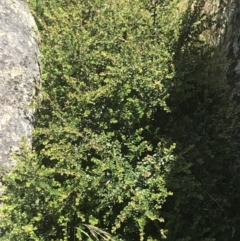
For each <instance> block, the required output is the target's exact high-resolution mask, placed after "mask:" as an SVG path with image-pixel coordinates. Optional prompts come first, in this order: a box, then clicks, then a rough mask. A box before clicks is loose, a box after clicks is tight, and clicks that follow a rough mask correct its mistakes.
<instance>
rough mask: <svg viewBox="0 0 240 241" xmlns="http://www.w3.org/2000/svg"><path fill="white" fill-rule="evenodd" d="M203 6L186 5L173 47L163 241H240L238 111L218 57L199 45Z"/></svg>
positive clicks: (205, 22) (204, 21)
mask: <svg viewBox="0 0 240 241" xmlns="http://www.w3.org/2000/svg"><path fill="white" fill-rule="evenodd" d="M204 2H205V1H198V2H197V3H196V4H195V5H194V8H193V5H192V2H191V1H190V2H189V5H188V8H187V10H186V12H185V14H184V16H183V19H182V26H181V32H180V35H179V39H178V42H177V44H176V51H175V53H176V54H175V56H174V64H175V70H176V75H175V78H174V87H173V89H172V90H171V93H170V98H169V101H168V105H169V106H170V108H171V110H172V112H171V113H170V115H169V122H168V128H167V129H168V131H169V132H168V133H167V138H169V136H171V141H172V142H175V143H176V144H177V148H176V150H175V155H176V157H177V160H176V161H175V162H174V163H173V165H172V169H171V173H170V175H169V176H168V177H167V186H168V189H169V190H171V191H173V193H174V194H173V196H172V197H169V198H168V199H167V201H166V204H165V206H164V207H163V212H164V215H163V216H164V218H165V224H166V226H164V225H163V226H164V228H166V229H168V238H167V240H171V241H180V240H181V241H187V240H191V241H196V240H197V241H200V240H202V241H203V240H205V241H210V240H217V241H227V240H234V241H237V240H239V239H240V233H239V232H240V208H239V202H240V191H239V184H240V182H239V180H240V178H239V164H238V163H239V161H238V160H239V143H238V138H237V134H236V133H239V124H238V122H239V117H238V113H239V109H238V108H237V105H236V103H235V102H234V101H233V100H231V101H230V98H229V97H230V92H231V89H230V87H229V85H228V83H227V80H226V78H225V76H224V75H223V67H224V66H222V65H221V64H220V63H221V59H220V58H223V56H221V53H219V52H218V51H219V48H218V46H217V47H216V48H214V47H212V46H209V45H208V44H207V43H204V42H203V41H200V40H199V36H200V35H201V34H202V32H203V31H204V30H205V29H206V28H209V26H210V25H211V21H210V20H209V18H210V16H205V15H204V14H202V13H203V11H202V9H203V6H204Z"/></svg>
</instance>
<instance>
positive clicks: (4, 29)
mask: <svg viewBox="0 0 240 241" xmlns="http://www.w3.org/2000/svg"><path fill="white" fill-rule="evenodd" d="M36 29H37V28H36V24H35V22H34V18H33V17H32V15H31V13H30V11H29V9H28V6H27V4H26V3H25V2H23V1H22V0H1V4H0V166H7V167H9V168H10V167H11V166H12V165H14V160H13V159H12V158H11V157H10V153H11V152H19V148H20V143H21V140H22V137H23V136H25V138H26V140H27V142H28V143H29V144H30V145H31V135H32V122H33V113H34V109H33V108H32V107H31V103H32V99H33V97H34V96H35V95H36V93H35V89H36V86H38V85H39V83H40V67H39V66H40V65H39V49H38V37H37V34H36V32H35V31H36Z"/></svg>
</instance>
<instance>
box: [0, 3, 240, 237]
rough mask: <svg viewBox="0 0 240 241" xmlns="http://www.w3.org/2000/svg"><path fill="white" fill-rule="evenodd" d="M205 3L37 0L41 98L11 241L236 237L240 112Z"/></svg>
mask: <svg viewBox="0 0 240 241" xmlns="http://www.w3.org/2000/svg"><path fill="white" fill-rule="evenodd" d="M180 3H181V2H180ZM204 4H205V1H204V0H199V1H187V2H186V1H185V5H184V8H183V6H182V5H181V4H179V2H178V1H172V0H152V1H150V0H131V1H130V0H118V1H116V0H84V1H80V0H41V1H40V0H39V1H38V0H30V2H29V5H30V7H31V9H32V12H33V14H34V16H35V19H36V21H37V25H38V28H39V34H40V37H41V45H40V47H41V54H42V85H43V86H42V88H41V90H40V91H41V93H42V100H39V99H38V98H36V100H35V101H34V103H33V104H34V106H35V107H36V108H37V111H36V117H35V120H36V121H35V131H34V142H33V148H32V149H30V148H29V147H28V146H27V145H26V143H25V142H24V141H23V146H22V154H21V155H20V156H15V158H16V159H17V162H18V164H17V165H16V167H15V168H14V169H13V170H12V171H11V173H9V174H6V175H5V176H4V177H3V180H2V181H3V183H4V186H5V193H4V195H3V196H2V197H1V200H2V202H3V205H2V206H1V207H0V217H1V220H2V221H1V223H0V228H1V230H2V236H1V237H0V240H3V241H5V240H6V241H9V240H13V241H14V240H19V241H27V240H29V241H30V240H34V241H47V240H54V241H57V240H58V241H60V240H61V241H67V240H70V241H75V240H93V239H94V240H110V239H112V240H118V241H131V240H132V241H137V240H139V241H145V240H146V241H157V240H170V241H214V240H216V241H228V240H236V241H238V240H239V238H240V228H239V218H240V211H239V201H240V200H239V181H240V180H239V173H238V165H239V164H238V151H239V144H238V140H237V133H238V132H239V124H238V123H239V117H238V116H239V114H238V112H239V110H238V108H237V105H236V103H234V101H233V100H232V101H229V93H230V88H229V85H228V83H227V81H226V79H225V78H224V75H222V71H221V69H222V67H223V66H222V65H221V64H220V63H221V61H219V51H218V48H217V47H216V46H211V45H210V44H209V43H207V42H206V41H204V40H203V36H204V32H205V31H206V30H209V29H210V28H211V24H212V16H208V15H206V14H204V13H203V11H202V9H203V7H204ZM179 7H181V9H179ZM183 9H184V10H183Z"/></svg>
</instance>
